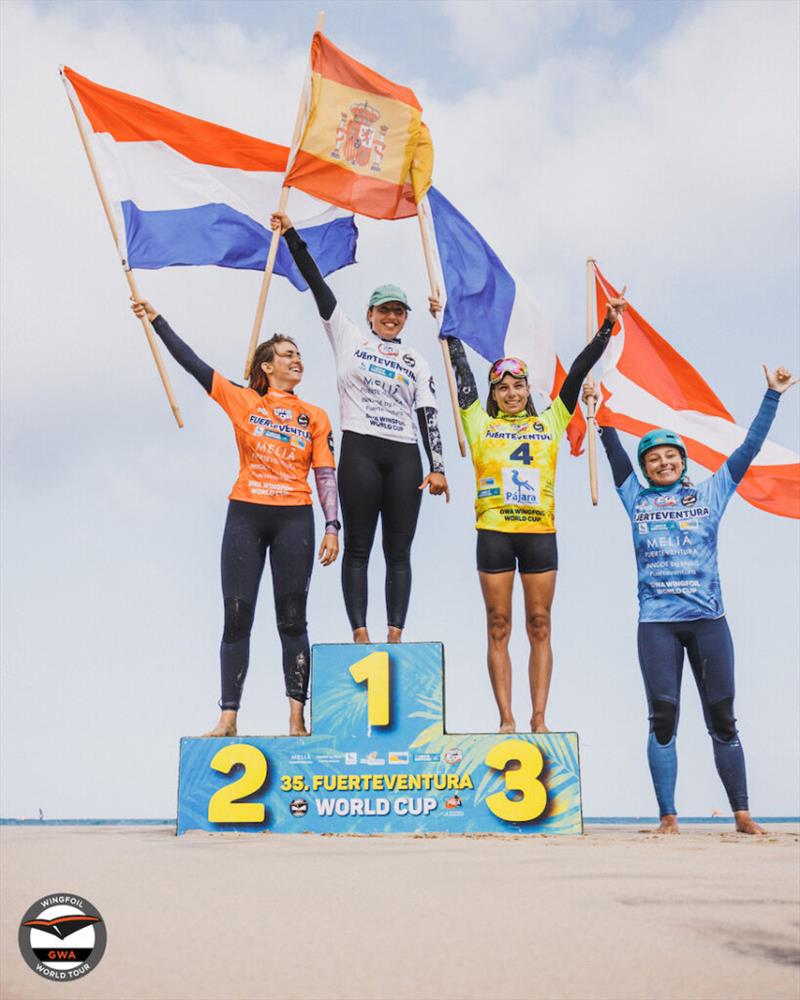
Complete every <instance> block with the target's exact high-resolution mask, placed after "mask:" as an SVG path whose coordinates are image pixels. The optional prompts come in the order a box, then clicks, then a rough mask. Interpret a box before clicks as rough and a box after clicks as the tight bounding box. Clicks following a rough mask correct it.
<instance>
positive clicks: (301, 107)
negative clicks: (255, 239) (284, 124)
mask: <svg viewBox="0 0 800 1000" xmlns="http://www.w3.org/2000/svg"><path fill="white" fill-rule="evenodd" d="M324 23H325V11H324V10H321V11H320V12H319V14H317V23H316V25H315V27H314V34H317V32H321V31H322V26H323V24H324ZM304 94H305V87H304V88H303V92H302V93H301V94H300V103H299V104H298V106H297V117H296V118H295V122H294V132H293V133H292V143H291V146H290V147H289V162H288V163H287V164H286V172H287V173H288V172H289V169H290V167H291V165H292V163H291V155H292V152H293V151H294V148H295V146H296V145H297V144H298V142H299V140H300V130H301V129H302V127H303V119H304V117H305V110H306V109H305V102H304V100H303V97H304ZM285 179H286V174H284V180H285ZM288 199H289V188H288V187H286V186H285V185H284V186H283V187H282V188H281V196H280V199H279V201H278V211H279V212H285V211H286V203H287V201H288ZM280 242H281V231H280V229H273V230H272V239H271V240H270V243H269V253H268V254H267V263H266V266H265V267H264V274H263V276H262V278H261V288H260V290H259V293H258V304H257V306H256V315H255V319H254V320H253V329H252V332H251V333H250V343H249V344H248V346H247V360H246V361H245V365H244V377H245V378H246V379H249V378H250V366H251V365H252V364H253V355H254V354H255V353H256V347H257V345H258V338H259V336H260V334H261V323H262V322H263V320H264V309H265V308H266V305H267V295H268V294H269V286H270V282H271V281H272V272H273V271H274V269H275V258H276V257H277V256H278V247H279V246H280Z"/></svg>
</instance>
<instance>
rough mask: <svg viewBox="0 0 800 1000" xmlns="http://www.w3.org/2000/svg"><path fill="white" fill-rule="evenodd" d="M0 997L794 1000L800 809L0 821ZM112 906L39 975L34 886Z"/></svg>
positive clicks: (799, 955)
mask: <svg viewBox="0 0 800 1000" xmlns="http://www.w3.org/2000/svg"><path fill="white" fill-rule="evenodd" d="M0 832H1V833H2V871H3V893H2V956H1V957H2V997H3V998H8V1000H12V998H28V997H31V998H33V997H48V998H52V997H53V996H60V995H62V994H63V995H66V994H67V993H68V994H69V996H70V997H87V998H103V1000H111V998H114V1000H115V998H128V997H131V998H133V997H151V998H153V997H157V998H187V1000H188V998H192V1000H194V998H205V997H209V998H210V997H214V998H219V997H230V998H247V997H269V998H273V997H274V998H281V1000H284V998H301V1000H306V998H317V997H319V998H340V997H341V998H362V997H363V998H406V997H414V998H439V997H447V998H459V1000H461V998H483V997H504V998H505V997H507V998H528V997H532V998H533V997H536V998H538V997H547V998H614V1000H617V998H619V1000H623V998H628V997H631V998H633V997H636V998H643V997H647V998H650V997H652V998H672V997H684V998H717V997H719V998H723V997H724V998H733V997H736V998H747V1000H756V998H758V1000H761V998H773V997H775V998H779V997H780V998H782V997H786V998H794V997H797V996H798V993H799V992H800V965H799V964H798V962H799V960H800V947H799V944H800V941H799V937H800V893H799V892H798V888H799V886H798V860H799V858H800V828H798V826H797V825H787V824H776V825H775V826H774V827H773V828H771V830H770V833H769V836H767V837H764V838H754V837H750V838H748V837H743V836H738V835H736V834H735V833H733V832H732V827H731V828H726V830H725V831H722V830H721V829H720V828H719V827H711V826H709V827H704V826H687V827H685V828H684V833H683V834H682V835H681V836H680V837H667V838H658V837H655V836H652V835H649V834H647V833H642V832H640V831H639V829H638V828H637V827H604V826H597V827H587V833H586V835H585V836H583V837H562V838H558V837H545V838H541V837H530V838H509V839H498V838H489V837H483V838H458V837H439V838H413V837H393V838H378V837H374V838H373V837H370V838H353V837H341V838H340V837H317V836H311V835H309V836H299V837H298V836H275V835H245V834H190V835H188V836H186V837H182V838H176V837H174V836H173V833H172V830H171V829H169V828H166V827H122V828H109V827H94V828H93V827H82V828H81V827H72V828H69V827H67V828H64V827H44V828H32V827H4V828H3V829H2V831H0ZM61 891H66V892H79V893H81V894H83V895H85V896H86V897H87V898H88V899H90V900H91V901H92V903H94V904H95V906H97V907H98V908H99V910H100V912H101V913H102V915H103V918H104V919H105V921H106V926H107V931H108V947H107V950H106V954H105V957H104V958H103V961H102V963H101V964H100V966H99V967H98V968H97V970H95V971H94V972H92V973H91V974H90V975H89V976H87V977H86V978H84V979H81V980H80V981H79V982H75V983H69V984H60V983H53V982H47V981H45V980H43V979H41V978H39V977H38V976H36V975H35V974H34V973H33V972H31V971H30V970H29V969H28V968H27V966H25V964H24V963H23V961H22V958H21V956H20V953H19V951H18V947H17V929H18V926H19V921H20V919H21V916H22V914H23V913H24V912H25V910H26V909H27V907H28V906H29V905H31V903H32V902H34V901H35V899H36V898H37V896H40V895H44V894H46V893H53V892H61Z"/></svg>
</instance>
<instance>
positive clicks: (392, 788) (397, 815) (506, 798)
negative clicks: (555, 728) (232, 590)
mask: <svg viewBox="0 0 800 1000" xmlns="http://www.w3.org/2000/svg"><path fill="white" fill-rule="evenodd" d="M444 691H445V688H444V649H443V646H442V644H441V643H438V642H420V643H402V644H397V645H384V644H372V645H354V644H351V643H347V644H341V645H333V644H330V645H329V644H325V645H316V646H314V647H313V650H312V655H311V701H310V704H311V716H310V718H311V727H310V729H311V731H310V735H309V736H236V737H232V738H207V739H201V738H197V737H184V738H182V739H181V743H180V766H179V778H178V823H177V833H178V834H179V835H180V834H183V833H186V832H187V831H190V830H209V831H219V830H235V831H240V832H247V833H264V832H269V833H327V834H392V833H400V834H410V833H416V834H419V833H429V834H434V833H438V834H441V833H460V834H471V833H472V834H478V833H480V834H536V833H541V834H576V833H582V831H583V815H582V809H581V784H580V762H579V753H578V734H577V733H547V734H538V733H517V734H510V735H505V734H504V735H499V734H497V733H494V734H475V733H447V732H445V729H444Z"/></svg>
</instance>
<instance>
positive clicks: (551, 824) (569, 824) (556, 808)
mask: <svg viewBox="0 0 800 1000" xmlns="http://www.w3.org/2000/svg"><path fill="white" fill-rule="evenodd" d="M429 728H430V729H432V728H433V727H429ZM426 732H427V730H426ZM420 735H421V736H422V735H423V734H420ZM513 738H514V737H513V736H509V737H508V739H513ZM496 742H497V737H494V736H470V735H464V736H455V735H444V736H442V735H440V734H439V733H437V735H436V736H434V737H432V738H431V739H430V740H429V741H428V742H427V743H426V744H425V746H424V749H425V750H426V752H429V753H438V754H440V755H441V754H443V753H444V751H445V750H449V749H452V748H453V747H458V749H459V750H460V751H461V753H462V758H461V760H460V761H459V763H458V765H457V766H447V765H446V764H445V763H444V762H443V761H440V762H439V764H438V766H437V768H436V770H437V771H438V772H440V773H449V774H457V775H459V777H460V776H462V775H464V774H471V775H473V778H475V777H476V776H477V775H479V774H481V773H482V771H483V774H482V777H481V778H480V780H479V781H478V783H477V785H476V787H475V790H474V792H473V803H474V804H475V805H476V806H477V805H480V804H481V803H482V802H484V801H485V800H486V799H487V798H488V797H489V796H490V795H494V794H495V793H496V792H503V791H504V790H505V787H506V782H505V777H504V775H503V772H501V771H496V770H494V768H490V767H486V766H485V762H486V755H487V753H488V752H489V750H490V749H491V747H493V746H494V745H495V744H496ZM538 742H539V741H537V743H538ZM574 743H575V741H574V739H573V738H572V737H571V736H570V735H568V734H566V733H549V734H548V735H547V736H546V737H543V738H542V740H541V744H540V749H541V750H542V755H543V757H544V767H543V769H542V773H541V775H539V777H540V778H541V779H542V780H543V781H544V783H545V784H546V787H547V801H548V806H547V809H546V810H545V814H544V815H543V817H542V819H541V821H539V822H540V825H542V826H546V827H547V830H548V832H552V833H558V832H560V831H561V830H568V829H570V828H573V827H574V824H575V820H576V816H577V817H579V816H580V799H579V797H578V796H576V795H575V794H574V788H575V782H576V781H579V780H580V770H579V763H578V756H577V752H576V749H575V745H574ZM420 745H421V741H420ZM564 793H566V794H564ZM468 825H471V824H468Z"/></svg>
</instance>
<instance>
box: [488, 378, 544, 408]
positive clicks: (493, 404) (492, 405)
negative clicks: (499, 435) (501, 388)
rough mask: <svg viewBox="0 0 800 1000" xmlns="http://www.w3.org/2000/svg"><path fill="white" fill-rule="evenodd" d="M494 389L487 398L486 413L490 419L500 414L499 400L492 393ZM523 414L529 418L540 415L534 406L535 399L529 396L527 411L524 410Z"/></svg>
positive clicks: (490, 389) (490, 390)
mask: <svg viewBox="0 0 800 1000" xmlns="http://www.w3.org/2000/svg"><path fill="white" fill-rule="evenodd" d="M525 381H526V382H527V381H528V380H527V379H525ZM493 388H494V386H490V388H489V395H488V396H487V398H486V412H487V413H488V414H489V416H490V417H496V416H498V415H499V413H500V407H499V406H498V405H497V400H496V399H495V398H494V393H493V392H492V389H493ZM529 392H530V387H529ZM523 413H527V414H528V416H529V417H535V416H537V415H538V414H537V413H536V407H535V406H534V405H533V397H532V396H530V395H528V398H527V400H526V402H525V409H524V410H523ZM515 416H517V414H515Z"/></svg>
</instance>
